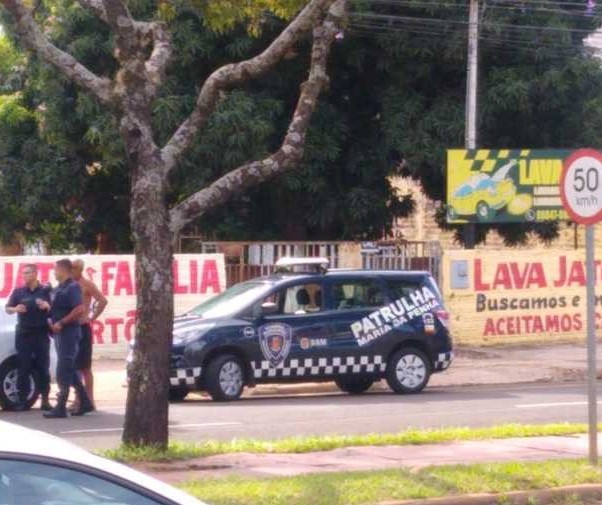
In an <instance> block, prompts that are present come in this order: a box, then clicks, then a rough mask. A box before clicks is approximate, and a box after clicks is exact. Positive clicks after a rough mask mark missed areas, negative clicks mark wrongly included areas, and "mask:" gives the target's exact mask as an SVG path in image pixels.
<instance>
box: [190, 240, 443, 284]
mask: <svg viewBox="0 0 602 505" xmlns="http://www.w3.org/2000/svg"><path fill="white" fill-rule="evenodd" d="M343 244H347V245H348V244H349V243H345V242H334V241H333V242H325V241H324V242H323V241H316V242H221V241H203V240H200V239H199V237H198V236H193V235H190V236H182V237H180V239H179V241H178V252H181V253H222V254H224V257H225V262H226V280H227V285H228V286H232V285H233V284H236V283H237V282H242V281H245V280H248V279H253V278H255V277H261V276H265V275H269V274H271V273H272V272H273V271H274V265H275V263H276V261H278V259H280V258H282V257H283V256H294V257H325V258H328V259H329V261H330V267H331V268H339V267H341V266H347V265H346V264H345V263H348V262H349V254H346V255H345V257H346V260H343V261H342V258H341V254H340V247H341V246H342V245H343ZM357 250H358V252H357V254H360V253H359V244H357ZM359 259H360V258H358V257H357V256H356V260H355V261H352V263H353V264H355V265H358V266H359ZM440 262H441V246H440V245H439V242H371V243H363V244H362V248H361V265H362V268H364V269H367V270H428V271H429V272H431V273H432V274H433V276H434V277H435V278H436V279H437V281H440V280H441V279H440Z"/></svg>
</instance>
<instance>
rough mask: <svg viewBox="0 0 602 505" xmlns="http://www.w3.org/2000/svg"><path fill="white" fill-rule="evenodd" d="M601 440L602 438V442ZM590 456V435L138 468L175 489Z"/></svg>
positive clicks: (243, 456)
mask: <svg viewBox="0 0 602 505" xmlns="http://www.w3.org/2000/svg"><path fill="white" fill-rule="evenodd" d="M601 440H602V439H601ZM585 457H587V435H574V436H563V437H533V438H509V439H502V440H482V441H467V442H452V443H448V444H433V445H405V446H384V447H350V448H345V449H336V450H333V451H328V452H314V453H307V454H249V453H238V454H224V455H218V456H210V457H206V458H198V459H194V460H188V461H179V462H171V463H143V464H137V465H134V466H135V467H136V468H138V469H140V470H142V471H144V472H146V473H148V474H151V475H153V476H154V477H157V478H158V479H161V480H163V481H165V482H169V483H172V484H175V483H178V482H182V481H187V480H191V479H197V480H198V479H203V478H219V477H226V476H231V475H237V476H242V477H288V476H295V475H302V474H308V473H323V472H350V471H366V470H386V469H394V468H406V469H419V468H423V467H426V466H439V465H455V464H472V463H491V462H504V461H538V460H546V459H570V458H585Z"/></svg>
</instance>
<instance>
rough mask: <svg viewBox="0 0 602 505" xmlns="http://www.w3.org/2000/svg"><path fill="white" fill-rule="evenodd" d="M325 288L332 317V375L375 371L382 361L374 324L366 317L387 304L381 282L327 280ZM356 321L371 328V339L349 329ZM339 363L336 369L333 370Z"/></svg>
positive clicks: (363, 279)
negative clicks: (364, 339)
mask: <svg viewBox="0 0 602 505" xmlns="http://www.w3.org/2000/svg"><path fill="white" fill-rule="evenodd" d="M326 289H327V291H328V299H329V308H330V313H331V314H332V316H331V318H330V321H331V335H330V351H331V354H332V356H333V360H334V362H333V363H334V365H335V373H338V374H349V373H351V374H355V373H366V372H368V373H369V372H377V371H379V370H380V369H381V368H382V364H383V360H384V356H383V352H382V349H380V346H379V337H376V335H377V334H378V333H379V328H378V325H377V322H375V321H373V320H372V319H370V318H369V316H370V314H373V313H374V312H375V311H376V310H378V309H379V308H380V307H382V306H383V305H386V303H387V298H386V295H385V286H384V284H383V281H382V280H381V279H380V278H379V277H370V276H366V277H361V278H358V277H354V278H330V279H329V282H328V286H327V288H326ZM366 318H368V321H366ZM358 322H360V323H362V322H366V324H369V325H370V324H372V325H373V326H374V328H372V329H373V330H374V331H373V332H372V334H373V335H374V336H375V338H374V340H372V341H370V342H365V341H363V340H362V339H361V337H362V334H361V333H359V334H358V333H357V331H356V332H354V331H353V329H352V328H356V327H357V325H358ZM379 336H380V335H379ZM339 364H340V366H339V367H336V365H339Z"/></svg>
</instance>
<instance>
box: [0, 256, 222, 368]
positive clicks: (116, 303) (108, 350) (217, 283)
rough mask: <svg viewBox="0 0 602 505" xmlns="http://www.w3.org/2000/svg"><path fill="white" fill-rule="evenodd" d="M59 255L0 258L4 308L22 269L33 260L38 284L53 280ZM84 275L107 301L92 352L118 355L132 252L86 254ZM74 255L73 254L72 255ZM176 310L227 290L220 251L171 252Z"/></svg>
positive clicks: (125, 326) (122, 349) (124, 340)
mask: <svg viewBox="0 0 602 505" xmlns="http://www.w3.org/2000/svg"><path fill="white" fill-rule="evenodd" d="M62 257H64V256H4V257H0V303H1V304H2V307H0V310H2V309H3V306H4V304H5V303H6V301H7V299H8V297H9V296H10V294H11V292H12V291H13V289H14V288H15V287H18V286H21V285H22V284H23V280H22V270H23V268H24V267H25V265H26V264H28V263H35V264H36V265H38V271H39V279H40V281H41V282H42V283H48V282H49V283H51V284H52V285H53V286H55V285H56V281H55V279H54V275H53V269H54V263H55V262H56V261H57V260H58V259H61V258H62ZM77 257H79V258H81V259H82V260H84V262H85V269H84V276H85V277H86V278H88V279H90V280H91V281H92V282H94V283H95V284H96V286H97V287H98V289H99V290H100V291H101V292H102V294H103V295H104V296H106V298H107V300H108V301H109V304H108V305H107V308H106V310H105V311H104V312H103V313H102V315H101V316H100V318H99V319H98V320H96V321H94V323H93V324H92V332H93V341H94V345H95V347H94V356H95V357H123V356H125V353H126V351H127V344H128V342H129V341H130V340H131V339H132V337H133V336H134V331H135V322H136V281H135V278H136V277H135V273H136V270H135V260H134V256H133V255H98V256H95V255H86V256H77ZM74 259H75V257H74ZM173 274H174V305H175V307H174V308H175V313H176V314H182V313H183V312H186V311H188V310H190V309H192V308H194V307H195V306H196V305H198V304H200V303H201V302H203V301H206V300H208V299H210V298H211V297H213V296H215V295H216V294H219V293H221V292H222V291H224V290H225V289H226V271H225V263H224V256H223V254H176V255H175V257H174V262H173Z"/></svg>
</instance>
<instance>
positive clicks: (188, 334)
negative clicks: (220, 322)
mask: <svg viewBox="0 0 602 505" xmlns="http://www.w3.org/2000/svg"><path fill="white" fill-rule="evenodd" d="M214 326H215V323H211V324H203V325H199V326H196V327H195V328H194V329H193V330H182V331H175V332H174V334H173V343H174V344H180V345H181V344H189V343H190V342H194V341H195V340H198V339H199V338H201V337H202V336H203V335H205V333H207V332H208V331H209V330H210V329H211V328H213V327H214Z"/></svg>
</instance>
